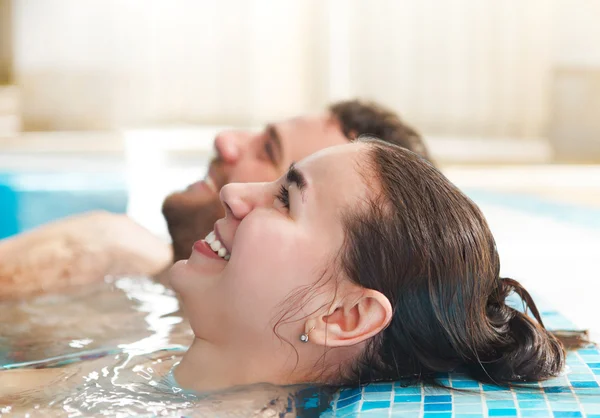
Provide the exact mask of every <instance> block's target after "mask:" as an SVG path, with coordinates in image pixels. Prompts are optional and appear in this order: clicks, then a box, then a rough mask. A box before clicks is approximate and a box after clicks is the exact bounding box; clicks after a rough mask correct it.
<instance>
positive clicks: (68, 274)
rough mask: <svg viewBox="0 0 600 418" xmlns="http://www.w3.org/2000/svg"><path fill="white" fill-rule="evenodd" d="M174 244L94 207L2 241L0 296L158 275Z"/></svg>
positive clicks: (0, 250)
mask: <svg viewBox="0 0 600 418" xmlns="http://www.w3.org/2000/svg"><path fill="white" fill-rule="evenodd" d="M171 258H172V254H171V247H170V245H168V244H166V243H164V242H162V241H161V240H160V239H159V238H157V237H155V236H154V235H152V234H151V233H150V232H149V231H147V230H146V229H144V228H142V227H141V226H140V225H138V224H136V223H135V222H133V221H132V220H131V219H129V218H127V217H126V216H124V215H116V214H112V213H108V212H92V213H87V214H83V215H79V216H74V217H71V218H66V219H63V220H60V221H57V222H54V223H51V224H48V225H45V226H43V227H41V228H38V229H35V230H33V231H30V232H27V233H24V234H21V235H18V236H16V237H12V238H9V239H6V240H3V241H0V299H6V298H10V297H23V296H26V295H29V294H32V293H36V292H40V291H52V290H56V289H59V288H61V287H66V286H69V285H75V284H84V283H89V282H91V281H95V280H101V279H102V278H103V277H104V276H106V275H122V274H144V275H153V274H156V273H158V272H159V271H161V270H163V269H164V268H165V267H166V266H168V265H169V264H170V263H171Z"/></svg>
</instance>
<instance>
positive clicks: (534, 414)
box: [521, 409, 552, 418]
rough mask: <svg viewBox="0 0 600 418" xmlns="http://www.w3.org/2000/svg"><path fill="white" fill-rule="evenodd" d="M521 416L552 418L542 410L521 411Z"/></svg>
mask: <svg viewBox="0 0 600 418" xmlns="http://www.w3.org/2000/svg"><path fill="white" fill-rule="evenodd" d="M521 416H522V417H523V418H544V417H548V418H552V413H551V412H550V411H548V410H544V409H528V410H525V411H521Z"/></svg>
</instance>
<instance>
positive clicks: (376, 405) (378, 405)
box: [360, 401, 390, 411]
mask: <svg viewBox="0 0 600 418" xmlns="http://www.w3.org/2000/svg"><path fill="white" fill-rule="evenodd" d="M389 407H390V401H371V402H368V401H367V402H363V404H362V407H361V408H360V410H361V411H368V410H370V409H383V408H385V409H388V408H389Z"/></svg>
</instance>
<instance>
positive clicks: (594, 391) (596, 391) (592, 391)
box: [573, 388, 600, 396]
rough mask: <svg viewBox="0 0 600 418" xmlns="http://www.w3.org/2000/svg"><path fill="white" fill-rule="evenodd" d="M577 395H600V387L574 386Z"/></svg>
mask: <svg viewBox="0 0 600 418" xmlns="http://www.w3.org/2000/svg"><path fill="white" fill-rule="evenodd" d="M573 390H574V391H575V393H576V394H577V396H582V395H585V396H591V395H596V396H600V388H573Z"/></svg>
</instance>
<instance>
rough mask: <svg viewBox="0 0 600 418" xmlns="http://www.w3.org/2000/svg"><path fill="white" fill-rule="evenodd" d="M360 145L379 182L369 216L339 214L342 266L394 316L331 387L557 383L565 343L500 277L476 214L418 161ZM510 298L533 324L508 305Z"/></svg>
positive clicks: (387, 147)
mask: <svg viewBox="0 0 600 418" xmlns="http://www.w3.org/2000/svg"><path fill="white" fill-rule="evenodd" d="M365 142H367V143H368V144H369V151H368V156H367V161H369V163H368V165H369V167H368V168H367V171H368V172H367V171H365V173H364V174H365V175H374V176H375V177H376V178H378V180H379V190H375V191H374V193H375V195H376V197H375V198H374V199H373V200H372V201H371V202H370V204H369V205H368V209H366V210H363V211H361V212H360V213H358V214H357V213H356V211H352V212H351V213H350V212H348V213H347V214H346V215H344V220H343V224H344V227H345V230H346V238H345V244H344V246H343V247H342V251H341V260H340V262H341V268H342V269H343V271H344V272H345V274H346V276H347V277H348V278H349V279H350V280H352V281H353V282H355V283H357V284H359V285H360V286H363V287H365V288H369V289H375V290H377V291H379V292H381V293H382V294H384V295H385V296H386V297H387V298H388V299H389V300H390V302H391V304H392V308H393V317H392V320H391V322H390V324H389V326H388V327H387V328H386V329H385V330H383V331H382V332H381V333H379V334H378V335H377V336H376V337H374V338H372V339H371V340H369V341H368V343H367V347H366V349H365V350H364V352H363V353H362V355H361V356H360V358H359V359H358V360H357V361H355V363H354V364H353V365H352V366H351V367H349V368H348V369H347V370H346V371H345V372H344V373H343V374H342V377H341V380H340V381H338V382H335V383H336V384H353V385H354V384H359V383H368V382H373V381H380V380H401V379H408V380H410V381H412V382H419V381H425V382H435V378H434V377H435V374H436V373H440V372H451V371H455V370H457V369H461V371H463V372H465V373H467V374H468V375H470V376H471V377H473V378H475V379H477V380H479V381H482V382H490V383H494V384H500V385H503V384H508V383H510V382H527V381H537V380H543V379H546V378H549V377H552V376H556V375H557V374H558V373H559V372H560V371H561V369H562V368H563V366H564V363H565V353H564V349H563V346H562V344H561V343H560V342H559V341H558V340H557V339H556V338H555V337H554V336H553V335H551V334H550V333H549V332H548V331H547V330H546V329H545V328H544V326H543V323H542V320H541V318H540V316H539V313H538V311H537V308H536V306H535V304H534V302H533V300H532V299H531V297H530V295H529V293H528V292H527V291H526V290H525V289H524V288H523V287H522V286H521V285H520V284H519V283H518V282H517V281H515V280H512V279H508V278H501V277H500V276H499V272H500V261H499V257H498V253H497V251H496V245H495V242H494V238H493V236H492V234H491V232H490V230H489V228H488V225H487V223H486V221H485V218H484V216H483V215H482V213H481V212H480V210H479V208H478V207H477V206H476V205H475V204H474V203H473V202H472V201H471V200H470V199H469V198H467V197H466V196H465V195H464V194H463V193H461V192H460V191H459V190H458V189H457V188H456V187H455V186H454V185H453V184H452V183H451V182H450V181H448V180H447V179H446V178H445V177H444V176H443V175H442V174H441V173H440V172H439V171H438V170H436V169H435V168H434V167H433V166H432V165H431V164H430V163H429V162H427V161H426V160H424V159H423V158H421V157H419V156H418V155H416V154H414V153H412V152H410V151H407V150H406V149H403V148H401V147H399V146H396V145H394V144H390V143H389V142H384V141H378V140H373V139H369V140H365ZM373 173H374V174H373ZM511 292H515V293H517V294H518V295H520V297H521V298H522V299H523V301H524V303H526V304H527V306H528V308H529V310H530V311H531V312H532V313H533V315H534V317H535V320H534V319H533V318H531V317H530V316H528V315H526V314H524V313H521V312H520V311H517V310H516V309H513V308H512V307H510V306H508V305H507V304H506V303H505V299H506V297H507V296H508V295H509V294H510V293H511Z"/></svg>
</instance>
